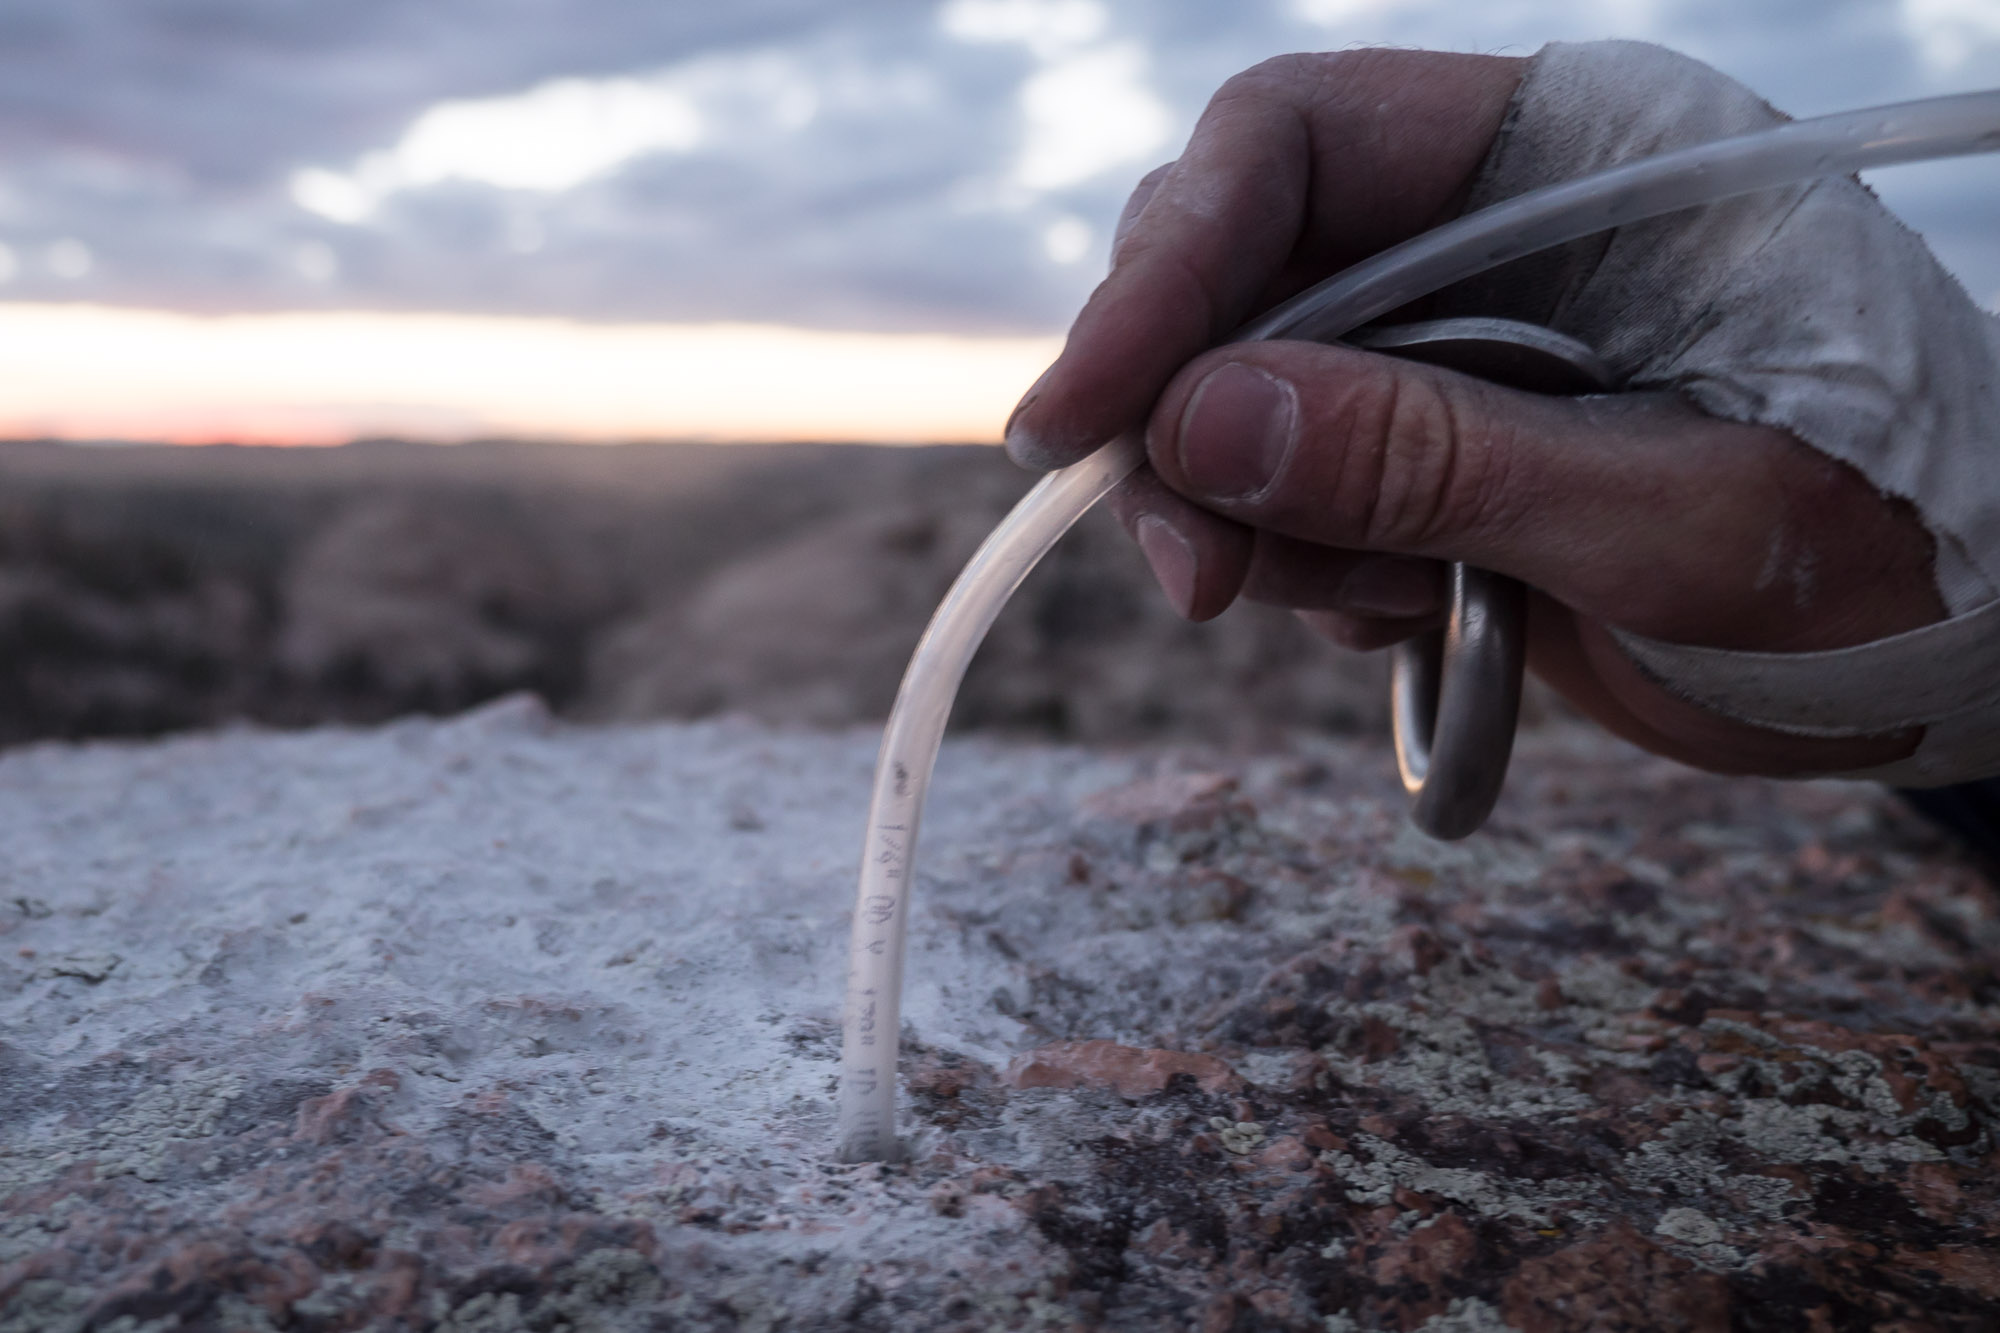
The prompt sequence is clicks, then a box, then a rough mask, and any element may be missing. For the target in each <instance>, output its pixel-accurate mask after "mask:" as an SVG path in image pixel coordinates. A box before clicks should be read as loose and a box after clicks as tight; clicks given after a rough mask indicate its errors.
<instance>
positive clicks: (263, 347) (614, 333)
mask: <svg viewBox="0 0 2000 1333" xmlns="http://www.w3.org/2000/svg"><path fill="white" fill-rule="evenodd" d="M1059 347H1060V341H1059V340H1058V339H1055V338H1046V337H1044V338H964V337H950V336H944V335H934V334H869V333H829V332H818V331H812V330H803V329H790V328H781V327H771V326H761V325H752V324H716V325H670V324H585V323H578V322H572V321H566V320H555V319H537V318H526V317H494V316H478V315H395V314H368V313H289V314H273V315H233V316H227V317H215V318H204V317H200V316H193V315H183V314H171V313H165V312H158V311H139V310H127V309H118V308H114V307H105V306H75V305H69V306H59V305H34V304H15V305H4V306H0V362H4V363H5V364H6V366H7V367H8V373H7V374H6V375H5V376H4V377H0V434H4V435H8V436H15V437H53V438H59V439H144V440H169V441H174V442H182V443H206V442H213V441H228V442H234V443H246V444H249V443H263V444H280V443H282V444H334V443H338V442H340V441H343V440H348V439H352V438H355V437H356V436H366V435H397V436H402V437H406V438H412V439H423V440H440V441H451V440H461V439H467V438H472V437H476V436H495V435H509V436H533V437H538V438H553V439H563V440H577V441H615V440H632V439H656V438H673V439H704V440H717V441H730V440H840V441H846V440H855V441H864V440H865V441H878V442H884V443H918V442H924V441H934V440H968V441H982V440H985V441H991V440H997V439H998V438H999V433H1000V427H1001V425H1002V423H1003V422H1004V421H1005V420H1006V416H1007V413H1008V411H1009V410H1010V409H1011V408H1012V407H1013V404H1014V400H1015V399H1016V398H1017V397H1019V395H1020V393H1021V391H1022V390H1023V389H1024V388H1026V386H1027V385H1028V384H1029V383H1030V382H1031V381H1032V380H1033V379H1034V377H1035V376H1036V375H1037V374H1039V373H1040V372H1041V369H1042V367H1043V366H1045V365H1046V364H1047V363H1048V362H1049V360H1050V359H1051V358H1053V357H1054V355H1055V353H1056V351H1057V350H1058V348H1059Z"/></svg>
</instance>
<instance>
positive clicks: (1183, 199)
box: [1008, 51, 1945, 773]
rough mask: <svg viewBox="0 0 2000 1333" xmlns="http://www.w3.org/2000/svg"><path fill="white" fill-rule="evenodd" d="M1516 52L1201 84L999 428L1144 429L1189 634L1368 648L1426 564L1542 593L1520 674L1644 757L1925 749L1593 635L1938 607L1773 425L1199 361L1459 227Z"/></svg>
mask: <svg viewBox="0 0 2000 1333" xmlns="http://www.w3.org/2000/svg"><path fill="white" fill-rule="evenodd" d="M1523 63H1524V62H1520V61H1513V60H1504V59H1498V58H1491V57H1474V56H1447V55H1434V54H1427V53H1421V52H1398V51H1364V52H1351V53H1343V54H1340V55H1330V56H1294V57H1286V58H1283V59H1280V60H1277V61H1272V62H1268V63H1266V64H1265V65H1261V66H1259V67H1257V68H1256V69H1254V70H1251V71H1249V72H1247V73H1246V74H1244V75H1240V76H1238V77H1237V78H1236V79H1234V80H1232V81H1231V82H1230V83H1229V84H1228V85H1226V86H1225V87H1224V88H1223V90H1222V91H1221V92H1220V93H1218V94H1217V96H1216V98H1215V100H1214V101H1213V102H1212V103H1211V104H1210V107H1209V109H1208V111H1207V113H1206V114H1205V115H1204V116H1203V118H1202V120H1201V123H1200V124H1199V125H1198V126H1197V128H1196V130H1195V133H1194V136H1193V138H1192V139H1191V141H1190V143H1189V145H1188V148H1187V151H1186V152H1185V153H1184V154H1183V155H1182V157H1181V158H1180V160H1179V161H1178V162H1176V163H1173V164H1170V166H1169V167H1167V168H1163V169H1161V171H1159V172H1156V173H1154V174H1153V175H1152V176H1150V177H1148V178H1147V180H1146V181H1145V182H1142V184H1141V187H1140V189H1139V191H1137V192H1136V193H1135V195H1134V198H1133V202H1132V204H1131V205H1129V206H1128V208H1127V210H1126V217H1125V219H1124V221H1123V222H1122V223H1121V234H1120V236H1119V239H1118V241H1117V243H1116V245H1115V247H1114V260H1113V268H1112V273H1111V275H1110V277H1109V278H1107V279H1106V281H1105V282H1104V283H1103V284H1102V285H1101V286H1100V287H1099V288H1098V290H1097V291H1096V293H1094V294H1093V295H1092V297H1091V299H1090V301H1089V302H1088V304H1087V305H1086V306H1085V308H1084V310H1083V311H1082V313H1081V314H1080V315H1079V316H1078V318H1077V320H1076V323H1075V325H1074V327H1073V328H1072V330H1071V334H1070V338H1069V342H1068V345H1067V346H1066V347H1065V349H1064V351H1063V354H1062V356H1061V357H1060V358H1059V359H1058V360H1057V361H1056V363H1055V365H1054V366H1052V367H1051V368H1050V370H1049V372H1048V373H1047V374H1045V375H1044V376H1043V378H1042V379H1041V380H1040V381H1039V382H1038V383H1037V384H1036V386H1035V387H1034V388H1033V389H1031V390H1030V392H1029V394H1028V395H1027V397H1026V398H1025V399H1024V400H1023V402H1022V405H1021V407H1020V408H1018V409H1017V411H1016V414H1015V417H1014V419H1013V420H1012V421H1011V422H1010V423H1009V429H1008V445H1009V448H1010V450H1011V451H1012V452H1013V453H1014V456H1015V457H1016V458H1017V460H1019V461H1021V462H1024V463H1027V464H1029V465H1032V466H1042V467H1048V466H1058V465H1062V464H1065V463H1069V462H1073V461H1075V460H1076V459H1078V458H1080V457H1082V456H1083V455H1084V454H1085V453H1088V452H1089V451H1090V450H1091V449H1093V448H1095V447H1096V446H1097V445H1099V444H1100V443H1102V442H1103V441H1105V440H1108V439H1111V438H1113V437H1115V436H1118V435H1121V434H1125V433H1127V432H1133V431H1143V432H1144V435H1145V440H1146V446H1147V454H1148V458H1149V460H1150V466H1149V467H1148V468H1146V469H1142V471H1141V472H1140V473H1139V474H1137V475H1135V476H1134V478H1133V479H1132V480H1131V481H1130V482H1128V483H1127V484H1126V486H1125V487H1124V488H1123V489H1122V490H1121V492H1120V494H1119V496H1118V499H1117V507H1118V511H1119V514H1120V517H1121V518H1122V519H1123V521H1124V522H1125V524H1126V526H1127V527H1128V529H1129V530H1131V531H1132V532H1133V534H1134V536H1135V537H1136V538H1137V539H1138V541H1139V543H1140V545H1141V547H1142V548H1143V549H1144V550H1145V552H1146V555H1147V558H1148V560H1149V562H1150V563H1151V564H1152V566H1153V569H1154V571H1155V574H1156V576H1157V577H1158V578H1159V580H1160V582H1161V585H1162V587H1163V588H1164V589H1165V590H1166V592H1167V595H1168V596H1169V598H1170V599H1171V600H1172V601H1173V602H1174V604H1175V605H1176V607H1177V608H1178V609H1179V610H1181V612H1182V613H1183V614H1185V615H1187V616H1189V617H1190V618H1192V619H1197V620H1199V619H1207V618H1209V617H1211V616H1214V615H1216V614H1219V613H1220V612H1221V611H1222V610H1223V609H1224V608H1225V607H1227V606H1228V605H1229V603H1230V602H1231V601H1233V600H1234V599H1235V598H1236V597H1237V596H1239V595H1241V596H1245V597H1248V598H1250V599H1252V600H1255V601H1262V602H1269V603H1273V604H1277V605H1282V606H1288V607H1292V608H1295V609H1297V610H1298V611H1300V613H1301V614H1302V616H1303V617H1304V618H1305V619H1306V620H1307V622H1308V623H1309V624H1312V625H1313V626H1314V627H1315V628H1316V629H1318V630H1320V631H1321V632H1323V633H1325V634H1327V635H1328V636H1329V637H1331V638H1333V639H1335V640H1336V641H1337V642H1340V643H1343V644H1346V645H1347V646H1350V647H1356V648H1374V647H1381V646H1384V645H1386V644H1389V643H1392V642H1395V641H1397V640H1399V639H1402V638H1404V637H1407V636H1409V635H1411V634H1414V633H1417V632H1419V631H1421V630H1424V629H1428V628H1431V627H1433V626H1435V625H1436V624H1438V623H1440V622H1441V619H1442V616H1443V614H1444V600H1445V592H1444V582H1443V578H1442V565H1441V564H1440V563H1439V562H1441V561H1445V560H1460V561H1465V562H1467V563H1471V564H1476V565H1479V566H1483V567H1485V568H1489V569H1494V570H1497V571H1499V572H1501V573H1505V574H1510V575H1513V576H1514V577H1516V578H1520V579H1522V580H1523V581H1524V582H1526V583H1528V584H1529V585H1530V586H1531V588H1533V589H1536V590H1537V591H1536V592H1535V593H1534V594H1533V595H1532V596H1531V599H1530V606H1529V662H1530V665H1531V667H1533V669H1535V670H1536V671H1537V672H1538V673H1539V674H1540V675H1542V676H1543V677H1544V679H1546V680H1548V681H1549V682H1550V683H1551V684H1553V685H1554V686H1555V687H1556V688H1557V689H1558V690H1560V691H1561V692H1562V693H1563V694H1565V695H1566V696H1567V697H1568V698H1569V699H1570V700H1571V701H1572V702H1573V703H1574V704H1575V705H1576V706H1577V707H1578V708H1580V709H1581V710H1582V711H1584V712H1585V713H1586V714H1588V715H1590V716H1592V717H1594V718H1596V719H1597V720H1598V721H1599V722H1601V723H1602V724H1604V725H1605V726H1607V727H1608V728H1609V729H1611V730H1612V731H1614V732H1617V733H1618V734H1620V735H1623V736H1625V737H1627V738H1628V739H1631V740H1633V741H1635V742H1637V743H1639V744H1641V745H1644V746H1646V747H1647V748H1649V749H1651V750H1654V751H1656V752H1658V753H1661V754H1665V755H1668V756H1670V757H1673V758H1677V759H1680V760H1683V761H1685V762H1689V763H1693V764H1697V765H1700V766H1702V767H1706V768H1711V769H1717V770H1721V771H1729V772H1768V773H1800V772H1811V771H1839V770H1851V769H1860V768H1867V767H1872V766H1875V765H1878V764H1883V763H1887V762H1890V761H1891V760H1894V759H1897V758H1900V757H1902V756H1903V755H1905V754H1907V753H1909V752H1910V751H1911V750H1912V749H1914V748H1915V746H1916V744H1917V741H1918V739H1919V738H1920V732H1919V731H1918V730H1917V729H1914V728H1913V729H1910V730H1908V731H1905V732H1900V733H1896V734H1893V735H1888V736H1873V737H1859V738H1842V739H1827V738H1818V737H1802V736H1797V735H1792V734H1789V733H1784V732H1777V731H1771V730H1766V729H1762V728H1758V727H1753V726H1749V725H1747V724H1744V723H1740V722H1736V721H1732V720H1730V719H1727V718H1723V717H1720V716H1718V715H1715V714H1712V713H1709V712H1707V711H1706V710H1703V709H1701V708H1699V707H1697V706H1696V705H1693V704H1691V703H1688V702H1686V701H1685V700H1683V699H1680V698H1678V697H1676V696H1674V695H1672V694H1670V693H1668V692H1667V691H1665V690H1664V689H1662V688H1660V687H1659V686H1657V685H1656V684H1654V683H1653V682H1652V681H1651V680H1650V679H1648V678H1647V677H1646V676H1645V675H1644V674H1643V673H1642V672H1641V671H1640V670H1639V669H1638V668H1637V667H1636V666H1635V665H1633V663H1632V662H1631V660H1630V659H1629V658H1628V657H1627V656H1626V655H1625V654H1624V652H1623V651H1621V649H1620V648H1619V647H1618V645H1617V642H1616V640H1615V639H1613V638H1612V637H1611V634H1610V632H1609V627H1612V626H1616V627H1618V628H1621V629H1624V630H1628V631H1631V632H1635V633H1638V634H1641V635H1645V636H1647V637H1650V638H1655V639H1663V640H1667V641H1671V642H1678V643H1688V644H1698V645H1705V646H1711V647H1717V648H1730V649H1741V650H1756V651H1770V652H1801V651H1810V650H1815V649H1826V648H1837V647H1844V646H1847V645H1850V644H1856V643H1862V642H1867V641H1869V640H1873V639H1877V638H1880V637H1883V636H1885V635H1889V634H1894V633H1898V632H1901V631H1903V630H1907V629H1913V628H1916V627H1918V626H1920V625H1924V624H1928V623H1931V622H1933V621H1936V620H1938V619H1941V618H1942V617H1943V616H1944V614H1945V608H1944V605H1943V603H1942V602H1941V600H1940V598H1939V595H1938V593H1937V590H1936V584H1935V579H1934V575H1933V572H1932V558H1933V553H1932V539H1931V537H1930V535H1929V533H1928V532H1927V530H1926V529H1925V527H1924V525H1923V523H1922V522H1921V521H1919V519H1918V518H1917V516H1916V515H1915V513H1914V512H1913V511H1912V510H1911V509H1910V508H1909V507H1908V506H1907V505H1905V504H1902V503H1901V502H1897V501H1891V500H1887V499H1885V498H1884V497H1883V496H1881V495H1880V494H1879V493H1878V492H1877V491H1876V490H1875V489H1874V487H1873V486H1871V485H1870V484H1869V482H1868V481H1867V480H1866V479H1865V478H1863V477H1862V476H1861V475H1860V474H1859V473H1858V472H1856V471H1854V470H1853V469H1851V468H1849V467H1847V466H1846V465H1845V464H1842V463H1840V462H1837V461H1835V460H1834V459H1832V458H1829V457H1828V456H1826V455H1824V454H1821V453H1819V452H1816V451H1815V450H1813V449H1810V448H1808V447H1807V446H1805V445H1804V444H1801V443H1800V442H1799V441H1797V440H1796V439H1794V438H1792V437H1791V436H1790V435H1788V434H1786V433H1784V432H1782V431H1778V430H1774V429H1770V428H1766V427H1759V426H1749V425H1741V424H1736V423H1732V422H1725V421H1720V420H1716V419H1713V418H1710V417H1707V416H1704V415H1703V414H1702V413H1700V412H1699V411H1697V410H1695V409H1694V408H1692V407H1690V406H1688V405H1687V404H1686V403H1684V402H1683V401H1681V400H1680V399H1678V398H1676V397H1674V396H1672V395H1670V394H1663V393H1634V394H1624V395H1617V396H1611V397H1598V398H1587V399H1577V400H1558V399H1549V398H1544V397H1539V396H1536V395H1533V394H1527V393H1521V392H1517V391H1513V390H1507V389H1503V388H1499V387H1497V386H1494V385H1490V384H1487V383H1484V382H1481V381H1478V380H1474V379H1471V378H1468V377H1466V376H1462V375H1457V374H1454V373H1452V372H1449V371H1445V370H1441V369H1437V368H1434V367H1429V366H1423V365H1418V364H1414V363H1409V362H1402V361H1396V360H1391V359H1389V358H1386V357H1382V356H1378V355H1374V354H1371V353H1367V352H1362V351H1358V350H1354V349H1351V348H1343V347H1328V346H1321V345H1317V344H1311V343H1297V342H1266V343H1256V344H1243V345H1237V346H1230V347H1218V346H1217V344H1218V343H1219V342H1221V341H1222V340H1223V339H1224V338H1226V337H1227V336H1228V335H1229V334H1230V332H1231V331H1232V330H1233V329H1235V328H1237V327H1238V326H1240V325H1241V324H1242V323H1244V322H1245V321H1246V320H1247V319H1249V318H1250V317H1251V316H1253V315H1255V314H1256V313H1257V312H1259V311H1261V310H1263V309H1265V308H1267V307H1269V306H1270V305H1272V304H1275V303H1276V302H1277V301H1279V300H1282V299H1283V298H1285V297H1286V296H1289V295H1291V294H1292V293H1294V292H1296V291H1298V290H1300V289H1302V288H1303V287H1305V286H1307V285H1309V284H1310V283H1312V282H1314V281H1316V280H1318V279H1319V278H1321V277H1324V276H1326V275H1327V274H1329V273H1332V272H1335V271H1338V270H1339V269H1341V268H1344V267H1346V266H1347V265H1349V264H1351V263H1353V262H1355V261H1356V260H1358V259H1361V258H1363V257H1365V256H1367V255H1369V254H1372V253H1374V252H1376V251H1378V250H1380V249H1382V248H1384V247H1386V246H1388V245H1391V244H1394V243H1395V242H1397V241H1399V240H1402V239H1404V238H1406V237H1408V236H1411V235H1415V234H1417V233H1419V232H1422V231H1425V230H1428V229H1429V228H1430V227H1432V226H1435V225H1437V224H1438V223H1440V222H1443V221H1445V220H1448V219H1449V218H1450V217H1452V216H1454V215H1455V214H1456V213H1457V212H1458V210H1459V209H1460V208H1461V207H1462V206H1463V202H1464V199H1465V196H1466V193H1467V191H1468V189H1469V187H1470V183H1471V180H1472V177H1473V175H1474V173H1475V172H1476V171H1477V170H1478V169H1479V167H1480V164H1481V162H1482V161H1483V160H1484V158H1485V156H1486V153H1487V150H1488V148H1489V147H1490V146H1491V144H1492V142H1493V140H1494V137H1495V135H1496V134H1497V133H1498V131H1499V128H1500V124H1501V120H1502V118H1503V116H1504V115H1505V113H1506V109H1507V106H1508V102H1509V98H1510V97H1511V95H1512V93H1513V91H1514V88H1515V85H1516V83H1517V82H1518V80H1519V78H1520V75H1521V66H1522V65H1523Z"/></svg>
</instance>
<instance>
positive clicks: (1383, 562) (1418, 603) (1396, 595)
mask: <svg viewBox="0 0 2000 1333" xmlns="http://www.w3.org/2000/svg"><path fill="white" fill-rule="evenodd" d="M1442 594H1443V590H1442V589H1441V588H1440V587H1439V586H1438V575H1437V570H1436V568H1435V567H1433V566H1432V565H1431V564H1430V563H1429V562H1427V561H1422V560H1404V559H1400V558H1397V557H1394V556H1378V557H1376V558H1373V559H1369V560H1363V561H1362V562H1361V563H1360V564H1358V565H1356V566H1354V568H1352V569H1350V570H1348V571H1347V577H1346V578H1344V579H1342V580H1341V581H1340V593H1339V601H1340V605H1341V607H1342V608H1343V609H1344V610H1348V611H1353V612H1356V613H1358V614H1361V615H1368V616H1388V617H1394V618H1398V619H1400V618H1402V617H1406V616H1422V615H1428V614H1430V613H1431V612H1433V611H1435V610H1437V609H1438V607H1439V605H1440V604H1441V603H1442V602H1443V600H1444V598H1443V595H1442Z"/></svg>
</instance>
